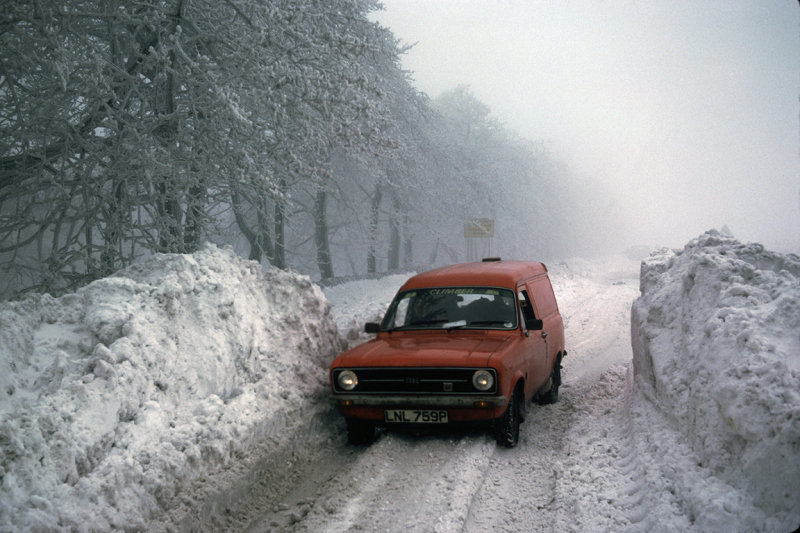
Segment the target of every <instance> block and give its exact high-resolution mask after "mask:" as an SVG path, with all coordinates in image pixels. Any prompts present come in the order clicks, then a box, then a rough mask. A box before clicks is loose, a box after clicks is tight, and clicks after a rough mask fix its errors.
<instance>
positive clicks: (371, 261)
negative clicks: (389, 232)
mask: <svg viewBox="0 0 800 533" xmlns="http://www.w3.org/2000/svg"><path fill="white" fill-rule="evenodd" d="M382 196H383V194H382V193H381V189H380V187H379V186H378V185H375V195H374V196H373V197H372V209H371V211H370V219H369V247H368V248H367V273H368V274H374V273H375V272H377V271H378V265H377V259H376V257H375V251H376V248H377V246H378V220H379V217H380V208H381V198H382Z"/></svg>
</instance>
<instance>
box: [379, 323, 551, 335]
mask: <svg viewBox="0 0 800 533" xmlns="http://www.w3.org/2000/svg"><path fill="white" fill-rule="evenodd" d="M539 322H541V320H540V321H539ZM380 330H381V325H380V324H378V323H376V322H367V323H366V324H364V333H378V332H379V331H380Z"/></svg>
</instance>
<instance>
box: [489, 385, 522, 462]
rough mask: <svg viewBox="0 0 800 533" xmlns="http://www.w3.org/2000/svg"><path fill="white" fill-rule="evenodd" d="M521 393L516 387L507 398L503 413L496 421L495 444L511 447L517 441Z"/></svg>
mask: <svg viewBox="0 0 800 533" xmlns="http://www.w3.org/2000/svg"><path fill="white" fill-rule="evenodd" d="M522 401H523V400H522V394H521V393H520V388H519V387H516V388H515V389H514V393H513V394H512V395H511V399H510V400H508V407H506V411H505V413H503V416H502V417H500V419H499V420H498V421H497V428H496V433H497V434H496V437H497V444H500V445H501V446H505V447H506V448H513V447H514V446H516V445H517V443H518V442H519V422H520V408H521V407H522Z"/></svg>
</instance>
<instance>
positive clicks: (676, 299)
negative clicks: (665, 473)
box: [631, 231, 800, 524]
mask: <svg viewBox="0 0 800 533" xmlns="http://www.w3.org/2000/svg"><path fill="white" fill-rule="evenodd" d="M641 293H642V294H641V297H639V298H638V299H637V300H636V301H635V302H634V304H633V308H632V314H631V323H632V329H631V335H632V344H633V367H634V374H635V376H636V380H637V383H638V384H639V386H640V387H641V388H642V390H643V391H644V392H645V394H647V395H648V396H649V397H650V398H651V399H652V400H653V401H654V402H655V403H656V404H657V405H658V406H659V407H660V408H661V409H662V410H663V411H665V412H666V413H667V414H668V415H669V416H671V418H672V419H673V420H674V421H675V423H676V425H677V426H678V427H679V428H681V429H682V431H684V433H685V436H686V438H687V440H688V441H689V442H690V443H691V445H692V447H693V449H694V450H695V452H696V453H697V454H698V456H699V457H700V458H701V461H703V462H704V463H706V464H707V466H708V467H709V468H711V469H712V471H713V472H714V473H715V475H717V476H719V477H720V478H722V479H725V480H726V481H728V482H729V483H731V484H733V485H734V486H737V487H740V488H742V489H743V490H747V491H748V493H750V494H751V495H752V496H753V498H754V500H755V503H756V505H758V506H759V507H760V508H762V509H763V510H764V512H765V513H766V514H767V516H773V517H780V518H783V519H784V520H785V523H787V524H798V523H800V258H798V256H796V255H792V254H789V255H784V254H779V253H774V252H770V251H767V250H764V248H763V246H761V245H759V244H742V243H740V242H738V241H737V240H735V239H733V238H731V237H726V236H724V235H722V234H720V233H718V232H715V231H711V232H708V233H705V234H703V235H701V236H700V237H699V238H697V239H695V240H693V241H691V242H689V243H688V244H687V245H686V246H685V247H684V249H683V250H679V251H671V250H666V249H664V250H660V251H658V252H654V253H653V254H652V255H651V256H650V257H649V258H648V259H646V260H645V261H643V262H642V266H641Z"/></svg>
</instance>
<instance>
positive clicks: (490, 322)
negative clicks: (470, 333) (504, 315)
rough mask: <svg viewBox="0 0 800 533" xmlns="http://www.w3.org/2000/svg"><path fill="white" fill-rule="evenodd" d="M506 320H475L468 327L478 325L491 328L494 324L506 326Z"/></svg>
mask: <svg viewBox="0 0 800 533" xmlns="http://www.w3.org/2000/svg"><path fill="white" fill-rule="evenodd" d="M507 323H508V321H507V320H475V321H474V322H470V323H469V325H470V326H474V325H476V324H480V325H482V326H491V325H494V324H507Z"/></svg>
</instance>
